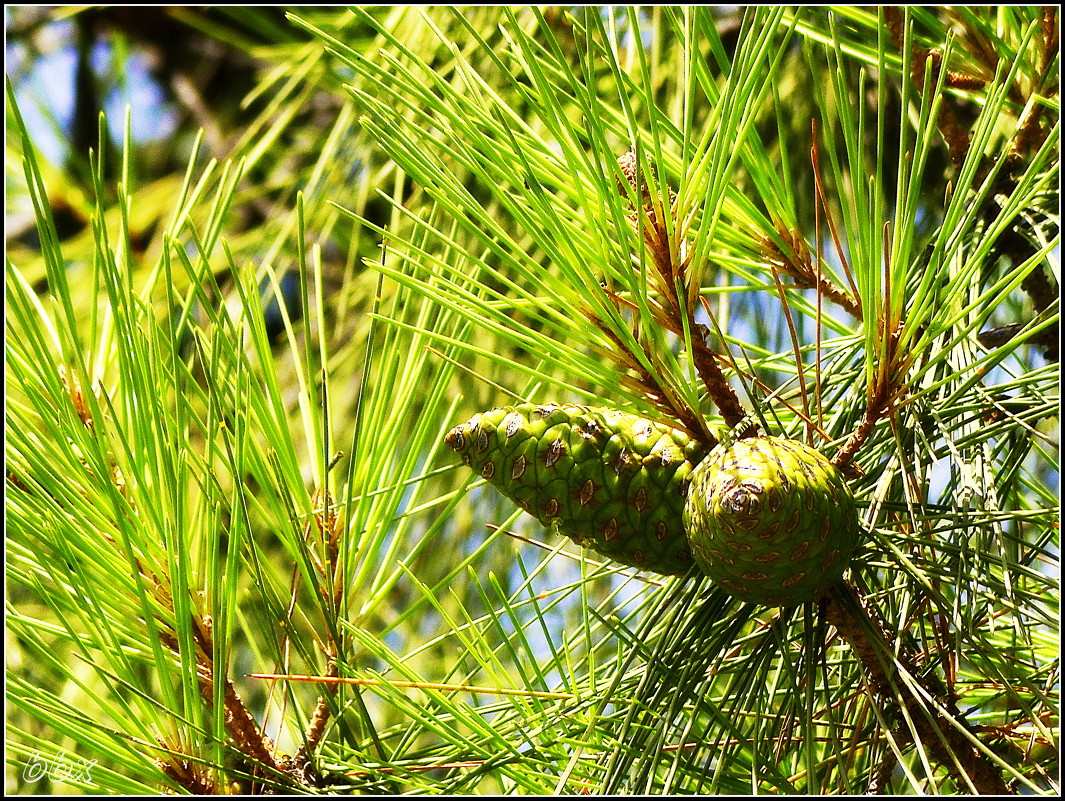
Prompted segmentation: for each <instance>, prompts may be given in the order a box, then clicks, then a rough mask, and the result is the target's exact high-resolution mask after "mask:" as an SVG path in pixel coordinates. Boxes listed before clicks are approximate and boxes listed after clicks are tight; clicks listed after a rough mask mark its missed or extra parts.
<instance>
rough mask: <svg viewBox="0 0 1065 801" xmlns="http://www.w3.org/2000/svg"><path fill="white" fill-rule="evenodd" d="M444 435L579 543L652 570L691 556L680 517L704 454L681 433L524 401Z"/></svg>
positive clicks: (468, 460) (608, 412) (676, 565)
mask: <svg viewBox="0 0 1065 801" xmlns="http://www.w3.org/2000/svg"><path fill="white" fill-rule="evenodd" d="M444 441H445V442H447V444H448V445H449V446H451V448H453V449H454V450H455V451H456V452H458V454H459V455H460V456H461V457H462V461H463V462H464V463H465V464H467V465H468V466H470V467H471V468H473V469H474V470H475V471H477V472H478V473H479V474H480V475H481V476H483V477H484V478H485V479H487V480H488V481H489V482H491V483H492V484H494V485H495V486H496V487H497V488H498V489H499V490H500V491H501V492H502V493H503V494H504V495H506V496H507V497H508V498H510V499H511V500H512V501H514V503H516V504H517V505H518V506H520V507H521V508H522V509H524V510H525V511H526V512H528V513H529V514H531V515H533V516H534V517H535V518H536V519H537V520H539V521H540V522H541V523H543V524H544V525H545V526H547V527H548V528H550V529H553V530H554V531H557V532H558V533H560V534H564V535H566V536H567V537H569V538H570V539H572V540H573V541H574V542H576V543H577V544H578V545H583V546H584V547H586V548H591V549H593V550H594V551H596V552H598V553H600V554H602V555H603V556H605V557H607V558H609V559H613V560H614V561H616V562H621V563H623V564H626V565H631V566H632V567H636V568H640V569H642V570H652V571H654V572H656V573H665V574H668V575H679V574H681V573H684V572H685V571H686V570H687V569H688V567H689V566H690V565H691V564H692V557H691V552H690V550H689V547H688V540H687V537H686V536H685V535H684V527H683V524H682V522H681V516H682V512H683V509H684V498H685V493H686V491H687V485H688V478H689V475H690V474H691V471H692V469H693V467H694V465H696V464H697V463H698V462H699V460H700V459H702V457H703V455H704V452H703V450H702V448H701V447H700V446H699V445H698V443H696V442H695V441H693V440H692V439H691V438H690V437H689V436H688V435H687V434H685V433H683V432H681V431H678V430H676V429H673V428H669V427H668V426H664V425H661V424H659V423H655V422H652V421H650V420H647V419H644V418H642V417H637V416H635V415H631V414H625V413H624V412H619V411H614V410H612V409H600V408H594V407H586V406H576V405H565V406H559V405H556V404H548V405H544V406H537V405H534V404H529V403H526V404H522V405H520V406H508V407H506V408H502V409H493V410H491V411H489V412H484V413H482V414H478V415H475V416H474V417H473V418H472V419H470V421H469V422H467V423H464V424H463V425H460V426H456V427H455V428H453V429H451V431H450V432H448V434H447V436H446V437H445V438H444Z"/></svg>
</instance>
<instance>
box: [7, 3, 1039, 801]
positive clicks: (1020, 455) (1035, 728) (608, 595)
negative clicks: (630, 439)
mask: <svg viewBox="0 0 1065 801" xmlns="http://www.w3.org/2000/svg"><path fill="white" fill-rule="evenodd" d="M5 23H6V29H7V56H8V58H7V64H8V70H7V76H8V87H9V93H8V106H7V132H8V135H7V140H6V158H5V164H6V165H7V170H6V189H7V192H6V195H7V209H6V213H7V222H8V225H7V228H6V242H5V244H6V250H7V292H8V301H9V304H10V306H9V309H10V310H9V312H8V314H7V318H6V323H7V339H8V344H7V360H8V367H7V370H6V379H7V384H8V389H7V393H8V395H7V399H8V410H7V417H6V423H7V427H8V432H9V436H8V443H7V449H6V457H7V463H8V469H7V491H8V500H7V508H6V512H7V517H8V526H9V539H8V543H7V557H8V574H7V585H8V596H7V617H8V640H7V643H8V649H7V651H8V653H7V659H8V662H7V669H8V684H7V691H8V695H9V698H10V699H11V700H10V702H9V706H8V718H7V738H8V742H9V762H8V771H7V787H8V790H9V792H42V793H43V792H71V791H84V792H127V793H137V792H158V791H162V790H178V791H211V792H220V791H224V790H238V791H258V790H262V789H284V790H287V791H314V790H320V789H323V788H332V789H336V790H355V791H361V792H388V793H392V792H434V793H443V792H478V793H480V792H491V793H516V792H535V793H545V792H558V793H563V792H565V793H569V792H655V793H659V792H673V793H697V792H727V793H748V792H767V791H768V792H805V793H829V792H848V793H857V792H867V791H874V792H892V793H903V792H905V793H910V792H971V791H977V792H979V791H984V792H987V791H988V789H989V788H991V789H992V790H994V789H996V788H997V787H998V786H999V785H998V784H996V783H995V782H996V781H997V782H1000V783H1001V786H1002V787H1007V786H1008V788H1009V789H1011V790H1020V791H1028V792H1051V793H1052V792H1055V791H1056V781H1055V776H1056V775H1057V770H1058V767H1057V726H1058V718H1057V691H1058V685H1059V682H1060V674H1059V663H1058V658H1057V649H1058V629H1057V607H1056V604H1057V560H1058V553H1059V551H1058V529H1057V494H1058V469H1057V460H1058V428H1057V408H1058V400H1057V398H1058V395H1057V386H1058V375H1059V374H1058V369H1057V352H1056V342H1057V338H1058V334H1057V286H1058V274H1057V272H1056V270H1057V259H1058V236H1059V225H1058V205H1059V196H1058V181H1059V173H1058V155H1059V147H1058V138H1059V134H1060V129H1059V116H1058V112H1059V108H1058V103H1059V96H1058V85H1057V80H1058V73H1059V70H1060V60H1059V55H1058V42H1057V32H1058V17H1057V14H1056V11H1054V10H1053V9H1038V8H1034V7H1024V8H1018V7H1002V8H993V9H988V8H982V9H975V8H973V9H970V8H942V7H927V8H926V7H922V8H910V9H908V10H907V11H906V12H905V13H903V12H902V11H897V10H896V11H892V10H890V9H889V10H886V11H880V12H878V11H877V10H875V9H860V8H849V7H844V8H828V7H824V8H816V9H814V8H805V9H786V8H777V9H769V8H762V9H750V10H744V9H741V8H735V7H704V8H700V9H694V8H692V9H688V8H665V9H664V8H646V9H620V8H619V9H598V8H561V7H550V8H542V9H534V8H525V7H522V8H518V7H514V8H502V7H476V8H465V9H461V10H456V9H449V8H443V7H433V8H429V7H424V8H418V7H373V8H368V9H362V10H341V9H298V10H294V11H293V12H291V13H289V12H287V11H286V10H285V9H282V8H243V7H232V6H222V7H216V8H206V7H165V6H161V7H152V8H136V9H129V8H125V7H122V8H117V7H116V8H106V7H104V8H80V7H79V8H56V7H8V8H6V9H5ZM928 59H930V62H929V63H930V64H931V67H930V68H929V70H928V71H927V72H925V71H924V70H923V69H921V68H920V65H923V64H924V63H925V61H926V60H928ZM940 64H942V65H943V68H942V69H941V68H940ZM127 109H128V111H127ZM101 112H104V113H103V114H101ZM637 144H638V145H639V151H638V158H639V160H640V165H641V174H642V176H643V179H644V180H646V181H649V182H651V183H652V184H654V185H657V186H662V187H665V188H666V196H667V197H669V194H668V193H669V192H674V193H675V199H676V206H675V210H676V214H675V217H671V218H670V219H671V222H670V225H671V226H674V227H673V229H672V230H673V231H674V234H675V237H674V241H675V242H676V243H683V245H681V247H683V248H688V250H686V251H685V252H687V253H690V254H693V255H692V258H691V265H692V266H691V267H690V272H689V273H688V274H687V276H686V280H687V281H688V283H687V284H686V285H685V288H686V289H687V290H689V291H690V292H691V293H692V297H693V298H694V299H696V300H697V302H696V303H694V304H693V309H694V311H693V317H692V319H691V320H690V321H688V322H689V323H691V324H692V325H689V326H688V327H687V328H685V327H684V326H683V325H680V326H679V327H678V328H677V329H668V330H667V329H666V328H664V327H663V326H662V325H661V324H660V323H661V321H662V319H663V318H662V315H661V314H659V316H657V317H656V309H659V308H662V306H659V305H656V304H658V303H659V302H660V300H661V298H662V297H663V296H664V295H665V294H666V293H662V292H658V291H657V290H658V289H659V287H658V286H656V285H655V284H654V283H653V280H652V278H651V277H649V275H650V273H649V272H648V269H647V263H648V258H647V249H646V244H642V243H644V240H643V239H642V238H641V235H640V233H639V231H638V230H637V229H636V228H634V226H633V225H632V224H630V222H629V220H630V216H629V215H630V214H631V213H632V209H633V204H632V200H633V199H634V197H633V196H631V195H630V194H629V193H627V191H626V190H625V187H624V183H623V178H624V177H623V176H622V175H621V173H620V172H619V170H618V165H617V159H618V157H619V156H622V155H623V154H625V153H626V152H627V151H628V150H629V148H630V147H632V146H633V145H637ZM812 149H815V150H816V152H817V158H818V159H819V160H818V161H817V162H815V164H814V165H812V164H811V150H812ZM667 205H668V204H667ZM818 255H820V256H821V257H823V259H824V261H823V262H819V263H820V264H822V268H821V269H823V270H824V272H825V274H826V275H828V276H830V277H831V278H832V280H833V282H834V283H835V284H836V285H837V286H838V287H840V288H842V291H843V293H844V294H847V295H848V296H849V297H850V298H851V301H852V303H853V304H855V305H860V306H861V307H862V308H861V309H860V310H859V312H858V313H857V314H855V313H852V312H849V311H848V310H847V309H846V308H844V307H843V306H841V304H839V303H835V302H832V300H831V298H830V297H829V295H828V294H826V293H827V290H826V288H825V286H824V285H823V284H818V281H817V280H814V279H812V278H811V275H812V274H810V273H807V274H805V277H803V276H802V275H797V274H796V273H795V269H796V267H795V265H800V266H801V265H802V264H804V263H805V264H809V263H810V258H811V257H812V256H818ZM804 258H805V262H804ZM619 298H620V299H621V301H620V302H618V299H619ZM641 298H643V299H644V300H641ZM662 303H664V301H662ZM595 321H598V322H595ZM701 327H705V331H706V333H707V340H706V341H707V342H708V343H709V344H710V346H711V347H712V348H714V349H716V350H717V352H718V353H720V354H724V355H725V358H724V360H723V364H724V365H725V368H724V369H725V370H726V374H727V377H728V379H729V381H730V383H731V385H732V386H733V388H734V389H735V390H736V392H737V393H738V394H739V397H740V399H741V402H742V404H743V406H744V409H745V411H749V412H751V413H752V415H757V416H758V417H759V418H760V419H761V421H762V422H763V424H765V425H767V426H768V427H769V428H771V429H773V430H775V431H777V432H780V433H787V434H788V435H791V436H797V437H808V438H812V439H813V441H814V444H816V445H817V446H818V447H824V448H825V449H826V450H827V451H829V452H837V451H839V449H840V448H841V447H843V445H844V443H845V442H847V438H848V437H849V436H850V435H851V434H852V433H854V431H855V430H856V429H857V428H858V427H859V426H860V424H861V423H862V421H863V420H864V419H865V418H864V417H863V415H866V414H867V413H868V410H869V409H870V408H871V407H872V406H873V402H874V398H873V394H874V393H873V389H874V388H875V387H877V386H881V387H883V386H888V385H889V386H891V387H892V392H890V393H888V395H890V396H891V398H892V399H893V401H898V405H897V406H894V407H890V408H889V407H888V406H885V412H884V419H882V420H879V421H873V422H874V424H875V423H878V424H875V425H874V427H873V430H872V435H871V438H870V439H869V440H868V441H867V442H864V443H863V448H862V449H861V450H859V452H858V455H857V462H858V464H859V465H861V467H862V468H863V469H864V471H865V473H864V475H863V476H862V477H861V478H858V479H856V483H855V485H856V487H857V488H858V493H859V498H860V500H861V502H862V505H863V509H867V510H868V511H867V512H865V514H864V517H863V520H864V522H865V525H866V528H867V529H868V530H869V532H870V535H869V541H868V542H867V543H866V544H865V546H864V549H863V551H862V552H861V557H860V568H859V569H856V570H855V574H856V575H855V582H856V583H857V586H858V587H859V589H860V590H861V591H862V594H863V597H864V598H865V600H866V603H867V604H869V605H870V606H871V607H872V608H873V609H874V610H875V614H874V615H873V618H874V619H879V620H881V622H882V625H883V626H884V628H885V629H886V630H887V632H888V636H889V637H890V638H891V641H890V642H889V643H887V645H889V646H890V647H887V648H886V649H885V651H884V653H883V654H882V655H881V656H882V657H883V658H885V659H887V660H888V661H889V662H890V660H891V659H896V660H900V661H897V662H896V664H899V665H902V664H904V663H905V659H906V658H909V657H913V659H914V660H915V662H914V663H913V664H909V663H906V664H905V667H906V668H907V669H912V670H913V671H914V673H915V675H917V676H918V678H916V679H912V681H913V682H914V683H915V684H916V685H919V686H920V687H922V688H927V687H929V686H934V687H944V688H945V689H944V690H943V693H942V695H935V697H934V698H932V700H926V701H925V702H924V703H926V704H927V706H925V707H921V706H920V704H919V705H918V707H913V706H912V705H910V703H909V702H908V701H907V700H906V699H907V698H909V697H910V696H907V695H906V691H905V688H902V689H900V688H899V687H894V686H893V687H887V688H885V687H880V688H877V687H876V686H875V685H876V682H875V680H873V679H871V678H870V676H869V674H868V672H863V663H862V659H861V656H862V655H861V654H856V653H855V649H854V647H853V646H854V643H853V642H852V641H851V640H848V639H846V638H843V639H842V640H841V639H840V637H839V636H837V635H835V634H833V633H832V631H831V627H830V626H829V625H828V624H827V622H826V619H825V617H824V610H823V609H819V608H818V607H817V606H816V605H813V606H807V607H805V608H799V609H797V610H783V611H781V610H764V609H761V610H758V609H752V608H749V607H742V606H740V605H738V604H736V603H734V602H731V601H730V600H729V599H728V598H727V597H725V596H724V595H723V594H722V593H720V591H717V590H714V589H713V588H712V587H710V586H708V585H707V584H706V582H705V581H704V580H703V579H701V578H699V577H696V576H689V577H686V578H684V579H678V580H673V579H669V580H666V579H662V578H661V577H656V576H650V575H640V574H633V572H632V571H629V570H620V571H618V570H615V569H614V568H613V567H610V566H607V567H602V566H598V565H596V564H595V560H586V559H582V557H581V554H580V550H579V549H578V548H575V547H574V546H572V545H571V544H570V543H568V541H566V542H562V543H560V542H559V541H558V540H555V539H547V538H545V536H544V532H543V530H542V528H541V527H540V526H539V525H537V524H535V521H532V519H531V518H529V517H528V516H524V515H521V514H520V513H518V512H517V511H516V510H515V509H514V507H513V505H512V504H510V503H509V502H507V501H506V500H505V499H503V498H501V496H499V495H498V493H496V492H494V490H492V489H491V488H489V487H486V486H484V485H483V483H478V482H475V481H474V480H473V478H472V477H471V476H469V475H468V473H467V471H465V470H464V469H462V468H461V467H459V466H457V465H456V463H455V460H454V459H453V458H451V455H450V454H448V453H445V452H444V451H445V450H446V449H444V448H443V446H442V444H441V438H442V436H443V434H444V433H446V431H447V430H448V429H449V428H450V427H451V426H453V425H455V424H456V423H458V422H462V421H464V420H466V419H467V418H468V417H469V416H470V415H472V414H473V413H475V412H478V411H481V410H484V409H488V408H491V407H493V406H499V405H503V404H506V403H510V402H513V401H514V400H515V399H516V398H522V399H529V400H534V401H549V400H554V401H560V402H561V401H571V400H575V401H579V402H585V403H596V404H599V405H607V406H614V407H617V408H624V409H626V410H629V411H639V412H642V413H645V414H651V415H656V416H658V417H659V418H662V417H666V418H669V416H670V415H669V409H668V408H666V407H665V406H664V405H663V404H662V403H661V402H660V401H659V400H658V399H657V397H658V396H655V395H654V393H653V392H650V391H649V390H648V388H649V387H650V386H651V385H652V384H653V385H654V386H658V387H665V388H667V389H668V390H669V393H672V394H671V395H670V397H675V398H679V399H680V401H678V403H677V406H676V407H675V408H677V409H681V408H686V409H690V410H694V413H695V414H697V416H698V418H699V419H701V420H704V421H706V425H707V427H708V429H709V431H711V432H713V433H714V434H715V435H717V436H722V435H724V434H727V430H728V424H727V419H728V418H727V415H726V416H722V414H721V413H720V410H719V409H718V408H717V406H716V405H715V400H716V398H714V397H713V396H712V393H710V392H708V391H707V388H706V387H705V385H704V384H703V383H702V382H701V380H700V376H699V375H698V371H697V364H696V359H695V357H694V356H693V354H694V352H695V350H696V349H697V344H696V343H697V340H699V337H701V336H702V334H701V333H699V332H700V331H702V330H703V328H701ZM900 342H901V343H902V346H901V347H900V346H899V343H900ZM881 373H887V374H891V376H893V377H892V378H891V380H892V381H894V382H895V383H892V384H877V381H879V380H881V379H878V378H877V376H878V375H880V374H881ZM889 377H890V376H889ZM883 380H887V379H883ZM667 394H668V393H667ZM903 399H905V400H906V402H905V403H902V402H901V401H902V400H903ZM811 421H813V422H811ZM674 422H676V421H674ZM508 535H509V536H508ZM553 551H555V552H553ZM867 633H868V634H869V636H871V637H874V638H875V636H876V634H877V633H876V631H872V630H871V631H870V632H867ZM907 654H908V655H909V657H907ZM866 667H867V666H866ZM904 672H905V671H904ZM250 673H282V674H304V675H309V676H317V677H322V676H327V677H329V678H330V679H333V678H336V677H337V676H341V677H345V678H353V679H357V680H358V681H361V682H363V684H362V685H360V686H351V685H349V686H344V687H339V688H338V687H337V686H336V685H335V684H331V683H330V682H329V681H326V680H319V681H318V682H317V683H299V682H295V681H288V680H273V681H268V680H265V679H256V678H249V677H248V675H247V674H250ZM902 684H905V682H902ZM453 685H472V686H474V687H475V690H472V691H458V690H455V689H454V687H453ZM476 688H481V689H484V690H485V692H482V691H481V689H476ZM238 693H239V696H238ZM212 694H213V695H212ZM918 695H919V693H918ZM212 698H214V699H218V698H224V701H223V702H222V703H212ZM885 699H886V700H885ZM936 704H939V706H938V707H937V706H936ZM943 706H946V707H947V708H946V710H945V711H944V710H943V709H942V707H943ZM933 707H935V709H934V711H929V710H932V709H933ZM921 708H923V709H924V714H926V716H927V718H928V719H929V720H931V721H933V722H934V723H939V724H942V723H943V721H944V720H948V719H949V720H951V721H954V722H955V724H956V729H957V730H959V731H960V730H964V731H965V732H967V733H968V735H969V736H970V738H971V739H972V741H973V742H976V741H979V743H980V744H982V748H981V747H979V746H974V747H973V748H972V749H971V750H964V749H963V750H964V753H962V752H959V751H957V750H956V749H955V751H954V758H955V759H956V760H957V762H956V763H952V762H951V759H947V760H944V759H943V753H944V752H943V746H942V745H941V744H937V742H928V741H927V739H926V730H924V729H922V728H921V726H920V725H919V724H914V723H913V721H912V720H911V719H910V717H909V716H910V715H913V714H919V710H920V709H921ZM242 715H243V717H242ZM944 716H946V717H944ZM945 725H947V726H948V728H949V725H950V724H945ZM267 738H269V739H267ZM933 739H934V740H937V739H941V740H942V741H943V742H945V743H946V744H947V745H946V748H947V751H948V752H950V750H951V749H952V748H954V747H955V742H954V741H951V740H950V738H949V737H947V736H945V735H942V734H941V735H939V738H933ZM275 745H276V748H275ZM87 760H95V762H94V763H93V765H92V767H91V768H90V769H88V770H86V771H84V772H79V771H77V770H71V771H66V770H65V768H66V767H67V766H74V768H76V767H77V766H78V765H79V764H82V763H83V762H85V761H87ZM44 764H47V765H48V766H49V767H48V769H41V768H40V766H41V765H44ZM988 774H993V777H992V778H988Z"/></svg>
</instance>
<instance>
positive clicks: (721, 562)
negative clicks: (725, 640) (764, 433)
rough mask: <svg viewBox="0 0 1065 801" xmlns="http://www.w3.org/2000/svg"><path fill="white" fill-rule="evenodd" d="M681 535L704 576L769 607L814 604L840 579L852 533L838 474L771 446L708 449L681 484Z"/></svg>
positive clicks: (850, 505) (796, 448)
mask: <svg viewBox="0 0 1065 801" xmlns="http://www.w3.org/2000/svg"><path fill="white" fill-rule="evenodd" d="M684 528H685V530H686V531H687V532H688V539H689V541H690V543H691V549H692V555H693V556H694V557H695V561H696V562H697V563H698V564H699V566H700V567H701V568H702V569H703V572H704V573H706V574H707V575H708V576H709V577H710V578H711V579H713V580H714V581H715V582H716V583H717V584H718V585H720V586H721V587H722V588H724V589H725V590H727V591H728V592H729V593H731V594H732V595H734V596H736V597H737V598H740V599H742V600H744V601H754V602H756V603H763V604H766V605H769V606H792V605H794V604H798V603H802V602H803V601H806V600H811V599H814V598H818V597H820V596H821V595H822V594H823V593H824V591H825V590H826V589H827V588H828V587H829V586H831V585H832V584H834V583H835V582H837V581H839V579H840V578H841V577H842V575H843V571H844V570H845V569H846V567H847V564H848V563H849V562H850V559H851V555H852V554H853V553H854V549H855V547H856V546H857V544H858V540H859V534H860V529H859V527H858V509H857V507H856V506H855V503H854V495H853V494H852V493H851V491H850V488H849V487H848V486H847V484H846V482H845V481H844V480H843V476H842V475H841V474H840V472H839V470H837V469H836V467H835V466H834V465H833V464H832V463H831V462H829V461H828V459H826V458H825V457H824V456H822V455H821V454H820V453H818V452H817V451H815V450H813V449H812V448H808V447H806V446H805V445H803V444H802V443H800V442H796V441H795V440H790V439H782V438H779V437H754V438H751V439H743V440H739V441H738V442H734V443H733V444H731V445H727V446H726V445H721V446H718V447H717V448H715V449H714V450H713V451H712V452H711V453H710V455H709V456H708V457H707V458H706V460H705V461H703V462H702V463H700V464H699V466H698V467H697V468H696V469H695V470H694V472H693V473H692V475H691V486H690V487H689V489H688V501H687V504H686V505H685V507H684Z"/></svg>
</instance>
